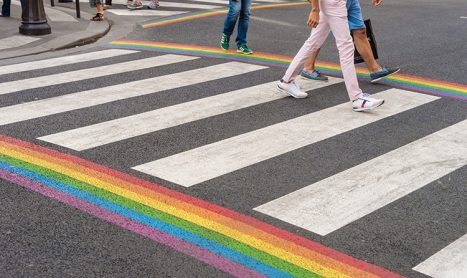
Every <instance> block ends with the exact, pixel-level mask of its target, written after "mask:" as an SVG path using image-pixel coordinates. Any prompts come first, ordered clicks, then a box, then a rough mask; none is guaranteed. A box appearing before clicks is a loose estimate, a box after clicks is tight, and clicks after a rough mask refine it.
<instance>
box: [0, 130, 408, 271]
mask: <svg viewBox="0 0 467 278" xmlns="http://www.w3.org/2000/svg"><path fill="white" fill-rule="evenodd" d="M0 140H3V141H5V142H9V143H12V144H15V145H18V146H21V147H24V148H28V149H31V150H35V151H39V152H42V153H45V154H48V155H50V156H53V157H57V158H60V159H64V160H68V161H72V162H74V163H77V164H79V165H81V166H84V167H87V168H90V169H93V170H95V171H98V172H102V173H105V174H107V175H110V176H114V177H117V178H120V179H122V180H124V181H127V182H130V183H134V184H137V185H139V186H142V187H144V188H147V189H149V190H154V191H157V192H159V193H162V194H166V195H169V196H171V197H173V198H176V199H179V200H181V201H184V202H187V203H192V204H195V205H197V206H199V207H202V208H204V209H207V210H210V211H212V212H216V213H218V214H221V215H223V216H226V217H229V218H232V219H234V220H237V221H241V222H243V223H245V224H248V225H251V226H253V227H255V228H258V229H261V230H263V231H265V232H267V233H270V234H271V235H274V236H276V237H279V238H282V239H284V240H287V241H290V242H293V243H295V244H297V245H301V246H303V247H306V248H309V249H311V250H314V251H316V252H318V253H321V254H323V255H325V256H328V257H330V258H332V259H335V260H337V261H341V262H343V263H345V264H348V265H349V266H352V267H355V268H358V269H361V270H364V271H367V272H370V273H373V274H375V275H378V276H380V277H388V278H389V277H403V276H400V275H398V274H395V273H392V272H390V271H388V270H385V269H383V268H380V267H378V266H375V265H372V264H369V263H367V262H364V261H361V260H358V259H355V258H353V257H351V256H349V255H346V254H343V253H340V252H338V251H336V250H333V249H331V248H329V247H326V246H324V245H321V244H319V243H316V242H313V241H311V240H308V239H306V238H303V237H300V236H298V235H295V234H293V233H290V232H287V231H285V230H281V229H279V228H277V227H274V226H272V225H270V224H267V223H264V222H261V221H259V220H257V219H255V218H253V217H250V216H247V215H243V214H240V213H238V212H236V211H233V210H230V209H227V208H224V207H221V206H218V205H215V204H211V203H208V202H205V201H203V200H200V199H197V198H194V197H191V196H189V195H186V194H183V193H180V192H177V191H174V190H171V189H168V188H165V187H163V186H161V185H159V184H156V183H152V182H149V181H146V180H143V179H140V178H137V177H133V176H130V175H128V174H125V173H122V172H119V171H116V170H113V169H110V168H107V167H105V166H103V165H99V164H96V163H93V162H90V161H87V160H84V159H81V158H79V157H76V156H72V155H69V154H65V153H61V152H58V151H55V150H52V149H48V148H44V147H42V146H39V145H35V144H32V143H29V142H25V141H21V140H18V139H15V138H11V137H8V136H5V135H0Z"/></svg>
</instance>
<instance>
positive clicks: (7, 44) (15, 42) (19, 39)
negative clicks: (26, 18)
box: [0, 35, 41, 50]
mask: <svg viewBox="0 0 467 278" xmlns="http://www.w3.org/2000/svg"><path fill="white" fill-rule="evenodd" d="M40 39H41V38H33V37H28V36H20V35H17V36H10V37H6V38H4V39H0V50H4V49H8V48H14V47H20V46H23V45H26V44H30V43H32V42H35V41H37V40H40Z"/></svg>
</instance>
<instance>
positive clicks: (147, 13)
mask: <svg viewBox="0 0 467 278" xmlns="http://www.w3.org/2000/svg"><path fill="white" fill-rule="evenodd" d="M107 12H109V13H113V14H116V15H125V16H172V15H177V14H183V13H187V12H188V11H162V10H137V11H130V10H124V9H118V10H117V9H114V10H108V11H107Z"/></svg>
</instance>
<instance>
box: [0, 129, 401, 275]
mask: <svg viewBox="0 0 467 278" xmlns="http://www.w3.org/2000/svg"><path fill="white" fill-rule="evenodd" d="M0 178H1V179H4V180H7V181H9V182H11V183H14V184H17V185H19V186H21V187H24V188H27V189H30V190H33V191H35V192H37V193H40V194H42V195H44V196H47V197H49V198H51V199H55V200H57V201H59V202H62V203H64V204H67V205H69V206H72V207H75V208H78V209H80V210H82V211H84V212H86V213H88V214H91V215H93V216H96V217H98V218H100V219H102V220H105V221H108V222H111V223H113V224H115V225H118V226H120V227H122V228H124V229H128V230H130V231H133V232H135V233H138V234H140V235H142V236H144V237H147V238H150V239H152V240H154V241H156V242H159V243H161V244H163V245H166V246H169V247H171V248H173V249H175V250H178V251H179V252H182V253H184V254H187V255H189V256H191V257H193V258H195V259H198V260H199V261H202V262H204V263H206V264H209V265H212V266H213V267H215V268H217V269H219V270H221V271H224V272H226V273H229V274H231V275H234V276H236V277H265V276H271V277H369V278H371V277H387V278H392V277H401V276H400V275H398V274H394V273H392V272H389V271H387V270H385V269H382V268H380V267H377V266H374V265H371V264H369V263H366V262H364V261H360V260H357V259H355V258H352V257H350V256H348V255H345V254H343V253H340V252H337V251H335V250H333V249H331V248H328V247H325V246H323V245H320V244H318V243H316V242H313V241H311V240H308V239H306V238H303V237H299V236H297V235H295V234H292V233H290V232H287V231H284V230H281V229H279V228H277V227H274V226H272V225H269V224H266V223H264V222H261V221H259V220H257V219H255V218H252V217H249V216H246V215H242V214H240V213H238V212H235V211H232V210H229V209H227V208H224V207H220V206H218V205H214V204H211V203H208V202H205V201H202V200H200V199H197V198H194V197H191V196H189V195H186V194H183V193H179V192H177V191H174V190H170V189H168V188H165V187H163V186H161V185H159V184H155V183H151V182H148V181H145V180H142V179H139V178H136V177H133V176H130V175H127V174H124V173H122V172H118V171H116V170H113V169H109V168H107V167H105V166H102V165H98V164H95V163H92V162H89V161H86V160H83V159H81V158H78V157H75V156H71V155H69V154H64V153H61V152H58V151H55V150H51V149H48V148H45V147H41V146H38V145H34V144H31V143H28V142H24V141H20V140H18V139H14V138H11V137H7V136H3V135H0Z"/></svg>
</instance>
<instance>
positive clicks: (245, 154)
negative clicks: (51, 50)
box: [0, 50, 467, 277]
mask: <svg viewBox="0 0 467 278" xmlns="http://www.w3.org/2000/svg"><path fill="white" fill-rule="evenodd" d="M137 53H138V51H129V50H104V51H96V52H91V53H84V54H77V55H71V56H66V57H59V58H52V59H48V60H45V61H34V62H27V63H20V64H15V65H9V66H4V67H0V75H6V74H11V73H21V72H25V71H29V72H28V73H27V76H28V78H25V79H19V80H15V81H7V82H3V83H2V84H1V88H2V90H1V91H0V95H6V94H10V93H14V92H19V91H23V90H31V92H30V94H32V95H33V94H37V95H39V96H40V94H41V90H42V88H44V87H45V86H51V85H59V84H61V85H63V91H62V92H61V95H60V96H55V97H49V98H45V99H40V100H35V101H29V102H24V103H17V104H14V105H10V106H4V107H0V126H3V125H9V124H15V123H19V122H24V121H27V120H35V121H33V122H32V123H34V124H36V123H41V119H40V118H42V117H46V116H51V118H50V120H56V119H55V117H56V118H57V119H60V120H63V119H65V120H67V112H71V111H75V110H78V109H83V108H91V107H92V109H89V110H86V111H79V110H78V111H75V113H76V114H77V115H78V117H79V115H80V113H83V114H84V113H89V112H90V111H98V110H99V109H101V107H99V105H102V104H109V105H108V107H112V108H113V105H114V104H110V103H111V102H115V101H122V104H123V103H124V104H126V103H127V102H128V103H131V100H130V99H131V98H135V97H143V96H147V97H149V95H153V94H157V93H160V92H164V91H168V90H174V92H173V94H172V91H170V95H171V96H175V97H176V94H177V92H178V90H177V89H180V88H185V89H186V90H190V86H197V85H198V86H203V88H204V84H201V83H205V82H211V81H213V83H216V81H217V82H219V83H220V82H223V81H225V80H230V79H235V78H241V75H243V74H252V75H254V76H256V75H258V76H260V75H261V74H263V73H265V72H267V71H268V70H269V71H272V69H269V68H268V67H266V66H260V65H253V64H247V63H241V62H221V63H217V64H215V65H211V66H206V65H205V63H204V62H205V60H202V59H200V57H193V56H184V55H172V54H167V55H162V56H156V57H151V58H138V59H132V55H135V54H137ZM123 55H128V56H125V57H126V58H127V59H128V61H127V62H119V63H117V62H116V63H114V64H111V65H106V66H99V67H89V68H86V69H82V70H73V71H65V72H62V73H59V74H51V75H47V76H43V75H42V74H41V73H40V70H41V69H43V68H53V67H62V66H63V67H65V66H69V65H72V64H77V63H86V62H95V61H98V60H100V59H108V58H112V57H119V56H123ZM135 56H136V55H135ZM175 63H181V64H180V65H184V64H182V63H190V66H192V65H197V63H202V64H203V66H200V67H197V68H195V69H189V70H185V69H183V66H181V67H180V69H178V72H176V73H170V74H166V73H163V75H160V76H156V77H151V78H146V77H145V79H138V80H136V81H130V82H126V83H121V84H115V85H110V86H108V85H106V87H102V86H99V80H97V81H96V84H95V85H96V87H97V88H95V89H91V90H85V91H78V92H75V91H70V92H69V93H67V90H72V89H70V88H68V86H69V87H75V86H74V84H68V83H70V82H72V81H76V82H78V81H79V82H83V83H85V82H89V80H90V79H93V78H95V77H98V76H106V75H111V74H119V73H129V74H131V73H132V72H134V71H136V70H142V69H150V68H155V69H154V70H156V68H158V70H160V71H161V72H163V69H164V67H165V66H169V65H172V64H175ZM81 66H83V65H81ZM171 70H173V69H171ZM36 74H37V77H31V78H29V76H36ZM24 75H26V74H24ZM19 76H21V75H19ZM8 78H10V77H9V76H8ZM17 78H18V77H17ZM19 78H20V77H19ZM261 78H262V77H261ZM224 79H225V80H224ZM269 81H270V80H269ZM262 82H265V81H262ZM342 82H343V80H342V79H340V78H332V77H331V78H330V80H329V82H319V81H310V80H299V83H300V86H301V88H302V89H303V90H304V91H308V92H309V93H310V95H311V96H312V97H313V92H314V91H313V90H317V89H321V88H325V89H326V90H329V91H332V90H333V88H334V87H331V86H336V88H338V87H340V88H341V90H343V88H344V86H343V85H342V84H341V83H342ZM227 83H228V82H226V84H227ZM254 84H258V83H254ZM275 84H276V81H274V82H266V83H261V84H259V85H254V86H242V84H240V85H239V86H237V87H236V89H235V90H231V91H229V90H228V88H227V89H226V90H224V89H225V88H222V92H219V93H216V92H215V91H212V90H211V88H214V87H215V86H213V87H210V86H206V88H208V90H209V93H210V94H208V95H207V96H206V97H203V98H196V96H193V98H191V99H190V100H186V101H182V102H178V101H176V102H175V103H177V104H174V105H169V106H164V105H161V106H158V107H161V108H158V109H155V110H149V111H148V109H146V108H145V109H146V110H144V112H137V111H136V110H137V109H135V111H136V112H132V113H130V115H129V116H125V117H122V116H120V117H119V116H118V115H115V114H113V115H111V116H109V117H107V118H106V119H107V120H105V121H100V120H99V119H97V120H96V121H95V119H93V121H91V122H92V124H89V123H86V120H84V121H83V122H84V123H82V122H79V123H73V125H72V126H73V129H70V128H71V127H68V128H67V129H65V130H63V129H60V128H61V126H60V125H59V126H57V127H53V130H54V131H53V132H42V131H37V132H38V133H39V134H40V135H36V136H34V137H38V138H37V139H39V140H41V141H44V142H48V143H51V144H55V145H58V146H61V147H65V148H69V149H72V150H75V151H86V150H90V149H93V150H90V151H89V152H90V153H95V152H100V151H101V150H104V151H106V150H105V149H106V147H104V146H108V147H109V149H112V148H113V147H114V146H112V144H115V145H116V146H117V148H113V149H114V150H115V149H119V148H121V146H125V147H126V146H127V145H132V146H134V148H141V150H144V151H146V149H145V148H144V147H140V146H139V145H138V144H145V143H141V141H143V139H144V140H146V138H144V137H143V135H146V136H148V137H152V136H154V138H158V137H157V136H158V135H161V134H163V133H164V131H163V130H169V129H173V130H174V134H173V135H171V136H173V137H171V138H177V140H180V142H178V141H177V142H173V143H174V144H173V145H174V146H175V147H174V148H173V149H171V150H170V153H168V154H165V155H160V154H159V153H158V154H157V155H158V156H156V155H154V156H152V157H151V155H152V154H150V155H148V156H146V157H145V158H141V159H140V160H139V162H137V163H134V164H130V163H128V165H127V166H125V167H128V168H129V167H132V168H133V169H134V170H137V171H139V172H141V173H145V174H147V175H151V176H154V177H156V178H158V179H162V180H165V181H168V182H171V183H174V184H175V186H176V185H180V186H184V187H191V186H193V185H198V184H199V186H200V187H201V186H204V187H212V188H214V187H216V186H218V185H217V184H216V185H214V182H213V183H210V182H207V183H204V184H200V183H203V182H206V181H209V180H212V179H214V178H219V177H222V176H224V175H225V177H226V179H228V178H231V176H230V175H232V176H234V175H235V173H234V172H235V171H237V170H240V169H254V166H258V165H263V164H267V162H266V160H270V161H272V162H275V161H274V160H275V159H279V156H282V155H285V154H287V155H293V156H295V154H294V153H293V151H295V150H298V149H300V148H303V147H310V146H313V145H314V144H315V143H318V142H321V143H323V144H326V143H327V140H329V139H331V138H332V137H335V136H346V134H345V133H346V132H349V131H358V130H359V128H361V127H364V128H368V127H369V126H370V124H371V126H377V125H381V122H384V121H389V120H391V119H390V117H393V116H398V115H400V114H402V113H406V112H409V111H410V110H412V109H420V108H421V107H422V106H423V105H432V104H436V102H435V101H437V100H439V99H440V98H439V97H435V96H431V95H426V94H419V93H414V92H409V91H406V90H400V89H388V90H384V91H381V92H379V93H376V94H375V96H376V97H381V98H384V99H385V100H386V104H385V105H384V106H382V107H380V108H378V109H377V110H374V111H372V112H370V113H355V112H353V111H352V109H351V105H350V104H349V103H347V102H346V103H340V104H337V105H335V104H333V105H335V106H331V107H328V108H325V109H322V110H316V109H313V111H315V112H312V113H309V112H306V113H309V114H305V112H304V113H303V114H304V115H300V116H295V118H292V119H290V118H287V120H282V122H277V120H275V121H276V122H274V123H272V122H271V121H272V120H270V119H268V118H267V117H266V118H265V119H262V120H263V121H264V123H265V124H264V125H262V128H258V129H253V130H252V129H248V130H249V131H248V132H246V131H244V132H237V131H236V130H235V131H234V132H233V133H235V134H233V135H229V136H230V137H229V138H227V139H223V140H222V139H214V140H210V141H208V142H209V144H208V143H203V144H205V145H202V144H201V146H200V145H196V146H197V147H193V146H189V147H188V148H185V149H183V150H181V149H180V147H179V146H178V143H183V141H185V140H190V139H189V138H186V137H184V136H179V134H178V133H177V132H180V131H178V130H176V127H179V126H181V125H184V124H187V123H191V124H190V125H187V126H185V128H186V130H188V129H191V127H192V126H196V125H198V124H199V123H202V124H200V126H203V124H204V123H206V122H208V123H209V124H210V123H212V121H217V118H212V117H214V116H219V115H222V114H226V113H233V114H235V113H238V114H239V115H240V114H242V113H243V112H245V110H247V109H245V108H249V110H260V109H261V108H262V107H263V106H266V105H268V103H269V104H270V105H271V107H274V109H277V107H279V108H278V109H282V110H283V111H287V109H290V108H288V107H287V106H282V101H284V100H281V99H283V98H286V97H287V96H285V95H283V94H280V93H277V92H275V91H276V88H275ZM216 86H217V85H216ZM326 87H327V88H326ZM93 88H94V87H93ZM36 89H37V90H36ZM185 89H184V90H185ZM197 89H199V88H197ZM381 90H382V89H381ZM180 91H181V90H180ZM15 96H16V95H15ZM5 97H10V96H5ZM161 97H165V95H163V96H161ZM331 98H332V97H331ZM171 103H174V102H171ZM334 103H335V102H334ZM129 105H131V104H129ZM274 105H277V106H274ZM279 105H281V106H279ZM117 106H118V107H120V106H119V105H117V104H115V107H117ZM142 107H143V106H142ZM422 108H423V107H422ZM149 109H153V108H151V107H149ZM242 109H243V110H242ZM283 111H282V112H283ZM60 113H64V114H63V115H56V114H60ZM126 115H128V114H126ZM106 116H108V115H106ZM73 117H74V116H73ZM209 118H210V119H209ZM233 118H235V117H233ZM109 119H110V120H109ZM324 119H325V120H324ZM229 120H232V119H229ZM247 120H248V119H245V121H247ZM45 122H48V121H45ZM23 124H24V125H25V126H27V125H29V124H30V123H29V122H24V123H23ZM262 124H263V122H262ZM39 125H40V124H39ZM64 126H67V125H64ZM263 126H265V127H263ZM196 127H197V126H196ZM6 128H10V127H9V126H8V127H6ZM173 130H170V131H173ZM202 132H205V130H204V129H203V130H202ZM207 132H209V131H207ZM221 132H223V131H221ZM152 133H154V135H153V134H152ZM180 134H182V132H180ZM231 134H232V133H231ZM184 135H185V134H184ZM203 135H204V134H203ZM140 136H141V137H140ZM207 136H209V135H207ZM221 137H222V136H221ZM466 137H467V120H464V121H458V122H457V123H456V124H452V125H448V126H447V127H443V128H440V129H439V130H437V131H435V132H431V131H430V133H429V134H428V135H426V136H424V137H422V138H419V139H416V140H414V141H411V142H409V143H407V144H405V145H403V146H398V147H396V148H394V149H391V150H389V151H387V152H386V153H378V154H377V155H376V156H375V157H374V158H372V159H369V160H367V161H364V162H359V163H360V164H357V165H355V164H354V165H355V166H353V167H348V169H343V170H341V172H339V173H337V174H333V175H330V176H329V175H328V176H326V177H324V178H322V179H321V178H320V180H317V181H316V180H313V182H308V183H307V184H305V186H303V187H301V188H299V187H298V186H297V187H294V189H293V190H289V191H288V192H286V193H283V194H277V195H275V196H274V197H272V198H269V199H267V200H265V199H264V200H262V201H261V202H258V203H257V204H255V205H252V206H251V207H250V209H253V210H254V211H255V213H262V214H265V215H267V216H269V217H273V218H276V219H279V220H281V221H283V222H286V223H288V224H292V225H295V226H297V227H300V228H302V229H305V230H308V231H311V232H313V233H316V234H318V235H321V236H327V235H329V234H330V233H333V232H336V231H338V230H340V229H342V230H344V229H345V228H346V226H347V225H349V224H352V223H355V222H357V220H361V219H364V218H365V217H366V216H368V215H369V214H372V213H378V212H379V210H380V209H382V208H384V207H386V206H387V205H388V204H390V203H393V202H395V201H398V200H401V199H403V197H405V196H407V195H409V194H411V193H413V192H415V191H416V190H420V189H423V188H424V187H426V186H427V185H428V184H430V183H433V182H434V181H436V180H438V179H440V178H442V177H444V176H446V175H448V174H450V173H452V172H454V171H456V170H459V169H461V168H462V167H464V166H465V165H467V145H466V144H465V143H464V141H465V139H464V138H466ZM141 138H143V139H141ZM222 138H226V137H222ZM123 140H127V141H123ZM118 142H120V144H121V145H120V144H117V143H118ZM211 142H212V143H211ZM181 145H183V144H181ZM100 147H101V148H100ZM343 149H345V148H343ZM141 150H138V151H141ZM107 151H108V150H107ZM129 161H131V160H129ZM136 164H139V165H136ZM266 166H267V165H266ZM248 167H251V168H248ZM228 174H230V175H228ZM291 175H293V173H291ZM219 186H224V188H227V187H228V185H225V184H222V185H219ZM251 186H255V184H254V183H252V184H251ZM192 189H193V188H191V189H190V190H192ZM228 189H230V188H228ZM296 189H298V190H296ZM187 190H188V189H187ZM294 190H295V191H294ZM292 191H294V192H292ZM290 192H292V193H290ZM281 195H282V196H281ZM225 198H229V197H225ZM448 244H449V243H447V244H446V247H445V248H444V249H442V250H441V251H439V252H438V253H436V254H434V255H433V256H432V257H429V256H431V255H432V254H429V255H427V256H426V258H423V259H424V260H425V261H424V262H422V263H420V264H419V265H417V266H415V265H413V266H410V268H413V269H414V270H415V271H418V272H421V273H423V274H426V275H430V276H433V277H457V276H456V275H460V276H459V277H463V276H465V274H466V272H467V270H466V269H467V266H466V265H465V263H464V260H463V259H464V258H465V257H466V256H467V254H466V253H465V249H466V244H467V235H466V236H463V237H461V238H460V239H458V240H457V241H455V242H453V243H452V244H450V245H448ZM420 261H421V260H420Z"/></svg>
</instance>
